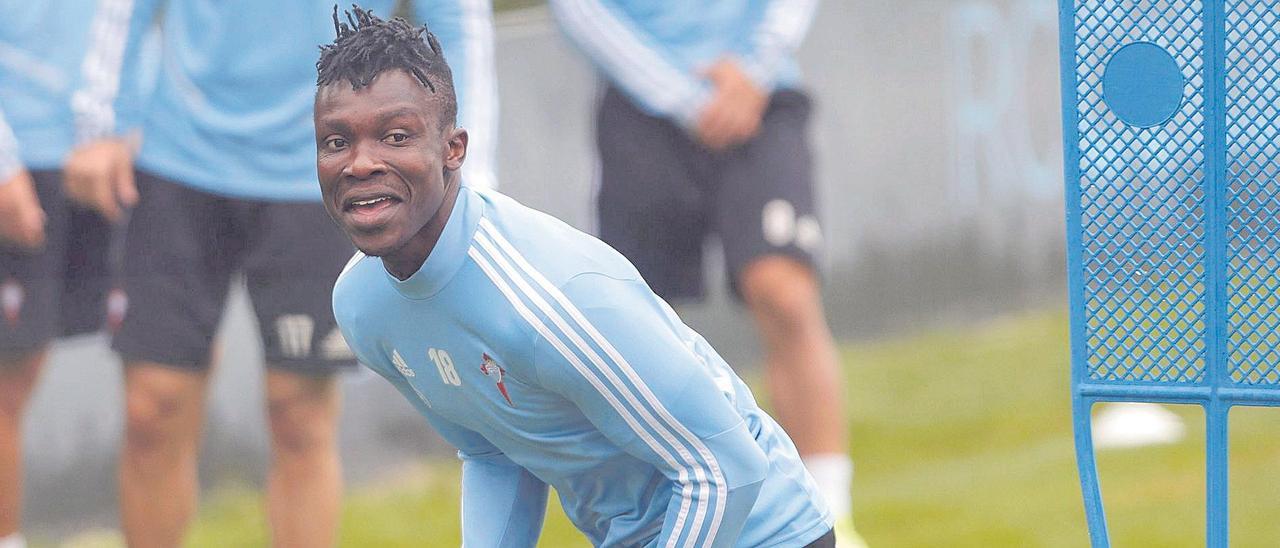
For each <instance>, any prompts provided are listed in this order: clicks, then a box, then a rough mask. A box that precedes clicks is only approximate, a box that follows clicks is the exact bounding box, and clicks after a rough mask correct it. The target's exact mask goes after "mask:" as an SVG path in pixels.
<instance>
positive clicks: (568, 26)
mask: <svg viewBox="0 0 1280 548" xmlns="http://www.w3.org/2000/svg"><path fill="white" fill-rule="evenodd" d="M551 8H552V12H553V13H554V14H555V15H556V16H557V18H558V19H559V20H560V22H561V26H562V27H563V29H564V31H565V33H566V34H568V35H569V36H570V38H573V40H574V41H575V42H577V43H578V44H579V45H580V46H581V47H582V49H583V50H584V51H585V52H586V53H587V55H589V56H590V57H591V58H592V59H594V60H595V62H596V63H597V64H598V65H599V66H600V68H601V69H602V70H604V72H605V73H607V75H608V76H609V78H610V79H612V80H613V81H614V82H615V83H617V84H618V85H619V86H620V87H621V88H622V89H624V90H626V91H627V93H628V94H629V95H630V96H631V97H633V98H634V99H636V100H637V101H640V103H641V104H642V105H643V106H644V107H645V108H646V109H648V110H650V111H651V112H656V113H660V114H663V115H667V116H669V117H672V118H675V119H676V120H678V121H680V122H681V123H683V124H684V125H685V126H692V125H693V123H694V121H695V119H696V117H697V115H698V111H699V110H700V109H701V108H702V105H703V103H705V102H706V101H707V100H708V98H709V97H710V91H709V90H707V89H706V87H705V86H704V85H703V83H702V81H701V80H700V79H698V78H697V77H695V76H693V75H690V74H687V73H686V72H685V71H683V70H681V69H680V68H677V67H676V66H675V65H672V64H671V63H670V62H668V61H667V60H666V59H665V58H663V56H662V54H660V53H659V52H658V51H655V49H654V48H655V47H657V45H656V44H655V41H654V40H652V39H650V38H649V37H648V36H646V35H644V34H642V33H641V31H639V30H637V29H636V28H634V26H628V25H627V24H626V22H625V21H624V20H623V19H622V18H620V17H618V16H616V15H614V13H612V12H611V11H610V10H609V9H608V8H607V7H605V6H604V5H602V4H601V2H600V0H551Z"/></svg>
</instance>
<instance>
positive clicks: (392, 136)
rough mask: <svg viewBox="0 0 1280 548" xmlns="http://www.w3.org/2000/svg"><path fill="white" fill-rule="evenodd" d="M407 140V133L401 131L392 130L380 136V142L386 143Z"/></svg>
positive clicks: (397, 142)
mask: <svg viewBox="0 0 1280 548" xmlns="http://www.w3.org/2000/svg"><path fill="white" fill-rule="evenodd" d="M408 140H409V134H408V133H405V132H403V131H396V132H392V133H389V134H387V136H386V137H383V138H382V142H384V143H388V144H399V143H403V142H405V141H408Z"/></svg>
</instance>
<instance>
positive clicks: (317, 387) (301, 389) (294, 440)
mask: <svg viewBox="0 0 1280 548" xmlns="http://www.w3.org/2000/svg"><path fill="white" fill-rule="evenodd" d="M288 377H293V378H288ZM267 417H268V421H269V422H270V425H271V442H272V448H273V450H274V451H275V452H276V453H277V454H279V455H283V456H308V455H317V454H325V453H328V452H330V451H332V450H333V448H334V447H335V446H336V439H335V438H336V436H337V420H338V391H337V387H336V384H335V382H334V381H333V379H332V378H315V377H303V376H298V375H290V374H287V373H272V376H271V377H269V378H268V382H267Z"/></svg>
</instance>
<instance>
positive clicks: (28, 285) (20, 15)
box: [0, 0, 141, 548]
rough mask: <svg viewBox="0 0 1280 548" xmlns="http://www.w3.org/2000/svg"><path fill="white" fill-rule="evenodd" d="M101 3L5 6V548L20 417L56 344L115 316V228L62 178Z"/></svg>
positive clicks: (1, 288) (0, 224)
mask: <svg viewBox="0 0 1280 548" xmlns="http://www.w3.org/2000/svg"><path fill="white" fill-rule="evenodd" d="M96 4H97V0H47V1H41V2H28V1H25V0H0V13H3V14H4V22H3V24H0V548H21V547H22V546H23V545H24V541H23V539H22V535H21V534H20V532H19V531H20V525H21V523H20V520H21V517H22V486H23V481H22V479H23V477H22V476H23V467H22V451H23V443H22V442H23V440H22V417H23V415H24V412H25V411H26V408H27V403H28V401H29V399H30V397H31V395H32V391H33V389H34V388H35V385H36V381H37V379H38V378H39V375H40V372H41V370H42V369H43V367H44V363H45V359H46V355H47V353H48V348H49V343H50V342H51V341H52V340H53V339H54V338H55V337H60V336H65V335H74V334H80V333H87V332H91V331H95V330H97V329H98V328H100V327H101V326H102V324H103V320H104V319H105V317H106V295H107V290H108V288H109V287H110V282H111V280H110V276H109V270H108V264H109V262H110V261H108V257H107V256H108V253H107V252H108V247H109V246H108V245H107V244H108V242H109V241H110V239H111V234H112V227H111V226H110V225H109V224H108V223H107V222H106V221H105V220H104V219H102V217H101V216H99V215H98V214H97V213H95V212H91V211H87V210H83V209H80V208H76V207H73V206H71V204H70V203H69V202H68V201H67V200H66V199H65V197H64V194H63V188H62V171H61V168H62V162H63V160H64V159H65V156H66V155H67V153H68V152H70V150H71V146H72V145H73V144H74V142H75V138H74V133H75V123H74V116H73V114H72V109H71V95H72V93H73V92H74V90H75V89H76V87H77V85H78V84H79V82H80V66H81V63H82V62H83V60H84V57H85V52H86V42H87V39H88V35H89V29H90V21H91V19H92V17H93V13H94V8H95V6H96ZM132 80H133V81H134V82H137V81H139V80H140V79H137V78H134V79H132ZM139 95H141V93H140V92H131V93H130V96H132V97H137V96H139ZM119 106H120V108H119V110H120V112H121V116H122V117H125V118H128V117H130V116H132V113H133V112H135V111H134V109H133V108H131V107H130V106H129V105H124V104H121V105H119ZM85 365H92V364H85Z"/></svg>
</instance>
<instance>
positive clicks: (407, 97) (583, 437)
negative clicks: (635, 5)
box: [315, 8, 835, 547]
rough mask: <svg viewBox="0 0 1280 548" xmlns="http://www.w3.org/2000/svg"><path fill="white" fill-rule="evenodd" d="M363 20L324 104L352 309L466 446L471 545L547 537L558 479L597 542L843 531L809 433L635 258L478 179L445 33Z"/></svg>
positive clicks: (327, 184) (815, 541)
mask: <svg viewBox="0 0 1280 548" xmlns="http://www.w3.org/2000/svg"><path fill="white" fill-rule="evenodd" d="M347 19H348V20H349V21H351V23H350V24H345V23H338V22H337V21H336V20H335V25H336V26H337V27H338V28H337V31H338V36H337V39H336V40H335V41H334V43H333V44H330V45H327V46H324V47H323V48H322V52H321V55H320V61H319V63H317V68H318V71H319V77H318V79H317V90H316V100H315V128H316V145H317V148H318V150H317V153H316V163H317V165H318V167H319V176H320V186H321V189H322V191H323V195H324V202H325V206H326V207H327V208H328V210H329V213H330V214H331V215H332V216H333V218H334V219H335V220H336V221H337V222H338V224H339V225H341V227H342V229H343V230H345V231H346V233H347V235H348V236H350V237H351V240H352V241H353V242H354V243H355V245H356V247H357V248H359V250H360V253H357V254H356V256H355V257H354V258H353V259H352V260H351V262H350V263H349V264H348V265H347V267H346V269H345V270H344V271H343V273H342V275H341V276H340V277H339V279H338V282H337V286H336V287H335V288H334V292H333V306H334V312H335V314H336V316H337V320H338V324H339V326H340V327H341V328H342V332H343V334H344V335H345V336H346V339H347V341H348V342H349V343H350V345H351V347H352V349H353V350H354V351H355V353H356V355H357V357H359V359H360V361H361V362H363V363H364V364H365V365H367V366H369V367H370V368H372V369H373V370H375V371H377V372H378V373H379V374H381V375H382V376H383V377H385V378H386V379H387V380H389V381H391V383H392V384H394V385H395V386H396V388H398V389H399V390H400V392H402V393H403V394H404V396H405V397H406V398H408V399H409V400H410V401H411V402H412V403H413V404H414V405H415V406H416V407H417V409H418V411H419V412H421V413H422V415H423V416H425V417H426V418H427V421H428V422H430V423H431V425H432V426H434V427H435V429H436V430H438V431H439V432H440V434H441V435H443V436H444V438H445V439H447V440H448V441H449V442H450V443H452V444H454V445H455V446H457V448H458V454H459V456H460V457H461V459H462V461H463V465H462V499H463V500H462V514H463V519H462V527H463V531H462V535H463V541H464V543H465V544H466V545H467V546H479V547H490V546H495V547H496V546H502V547H506V546H533V545H534V544H535V542H536V540H537V537H538V535H539V533H540V531H541V529H542V520H543V515H544V513H545V509H546V497H547V487H548V486H553V487H555V488H556V491H557V492H558V493H559V494H560V499H561V504H562V505H563V507H564V509H565V512H566V513H567V514H568V516H569V519H570V520H572V521H573V523H574V525H576V526H577V527H578V529H580V530H581V531H582V532H583V533H585V534H586V536H587V538H588V539H589V540H590V541H591V542H592V543H593V544H595V545H597V546H696V547H704V546H796V547H800V546H834V543H835V537H834V533H833V532H832V519H831V516H830V513H829V512H828V510H827V508H826V506H825V505H824V503H823V502H821V499H820V498H819V497H820V495H819V494H818V491H817V487H816V486H815V485H814V482H813V480H812V478H811V477H810V476H809V474H808V473H807V472H806V471H805V469H804V467H803V465H802V464H801V462H800V458H799V456H798V455H797V453H796V449H795V447H794V446H793V444H792V443H791V440H790V439H789V438H788V437H787V435H786V434H785V433H784V432H783V431H782V428H780V427H779V426H778V425H777V423H775V422H774V421H773V419H772V418H770V417H769V416H768V415H766V414H765V413H764V412H763V411H761V410H760V408H759V407H758V406H757V405H756V403H755V400H754V399H753V398H752V395H751V392H750V391H749V390H748V389H747V387H746V385H745V384H743V382H742V381H741V380H740V379H739V378H738V377H737V376H736V375H735V374H734V373H733V371H731V370H730V369H729V367H728V365H727V364H726V363H725V362H724V360H722V359H721V358H720V356H719V355H718V354H716V352H715V350H713V349H712V348H711V347H710V346H709V345H708V344H707V343H706V341H705V340H703V339H702V337H700V336H699V335H698V334H697V333H695V332H693V331H692V330H691V329H689V328H688V327H686V326H685V325H684V324H683V323H681V321H680V319H679V318H678V317H676V315H675V313H673V312H672V310H671V308H670V307H668V306H667V305H666V303H664V302H663V301H662V300H661V299H659V298H658V297H656V296H655V295H654V294H653V292H651V291H650V290H649V287H648V286H647V285H646V284H645V282H644V280H642V279H641V278H640V276H639V275H638V274H637V273H636V270H635V269H634V268H633V267H632V266H631V264H630V263H628V262H627V260H626V259H624V258H623V257H622V256H621V255H619V254H618V253H616V252H615V251H614V250H613V249H611V248H610V247H608V246H607V245H605V244H603V243H601V242H600V241H598V240H596V239H594V238H592V237H590V236H588V235H586V234H583V233H581V232H578V231H577V230H574V229H573V228H571V227H569V226H568V225H566V224H564V223H562V222H560V221H558V220H556V219H554V218H552V217H550V216H547V215H545V214H542V213H540V212H537V211H534V210H531V209H529V208H526V207H524V206H522V205H520V204H519V203H517V202H515V201H513V200H512V199H510V198H507V197H505V196H503V195H501V194H498V193H497V192H492V191H483V190H475V189H471V188H468V187H463V186H462V184H461V183H462V181H461V176H460V174H459V169H460V168H461V167H462V164H463V160H464V159H465V158H466V154H467V139H468V137H467V132H466V130H464V129H462V128H459V127H456V125H455V114H456V104H455V98H454V92H453V84H452V77H451V75H450V71H449V66H448V64H447V63H446V62H445V59H444V57H443V55H442V52H441V49H440V46H439V43H438V42H437V41H436V40H435V37H434V36H432V35H431V33H430V32H426V29H424V28H414V27H412V26H410V25H409V24H407V23H405V22H404V21H403V20H399V19H392V20H390V21H383V20H381V19H378V18H377V17H374V16H372V15H370V14H368V13H367V12H365V11H363V10H361V9H359V8H356V9H355V12H354V16H352V15H351V14H349V15H348V18H347ZM548 144H549V145H553V144H554V143H548ZM549 150H555V149H554V147H549Z"/></svg>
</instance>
